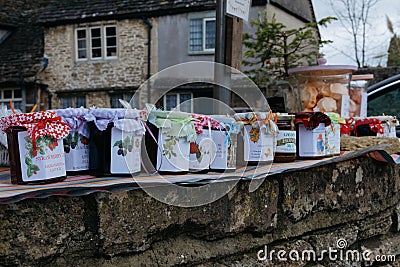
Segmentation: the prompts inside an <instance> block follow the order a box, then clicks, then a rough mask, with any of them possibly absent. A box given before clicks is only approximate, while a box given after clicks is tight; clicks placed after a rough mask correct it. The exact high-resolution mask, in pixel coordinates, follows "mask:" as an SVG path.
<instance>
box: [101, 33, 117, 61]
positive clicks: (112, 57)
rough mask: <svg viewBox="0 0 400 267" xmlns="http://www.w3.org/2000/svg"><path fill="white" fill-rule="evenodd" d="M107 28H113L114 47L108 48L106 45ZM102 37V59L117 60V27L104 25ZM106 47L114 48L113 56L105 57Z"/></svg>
mask: <svg viewBox="0 0 400 267" xmlns="http://www.w3.org/2000/svg"><path fill="white" fill-rule="evenodd" d="M107 28H115V46H108V45H107V37H108V36H107ZM103 32H104V34H103V36H104V58H105V59H117V58H118V33H117V26H116V25H105V26H104V27H103ZM108 47H115V56H107V48H108Z"/></svg>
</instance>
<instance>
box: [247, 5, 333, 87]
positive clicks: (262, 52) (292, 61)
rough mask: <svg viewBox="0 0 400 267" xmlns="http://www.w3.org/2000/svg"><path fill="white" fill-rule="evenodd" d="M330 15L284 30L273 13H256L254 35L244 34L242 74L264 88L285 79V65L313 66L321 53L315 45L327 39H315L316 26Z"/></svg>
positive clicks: (320, 24)
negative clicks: (244, 48)
mask: <svg viewBox="0 0 400 267" xmlns="http://www.w3.org/2000/svg"><path fill="white" fill-rule="evenodd" d="M334 19H336V18H334V17H327V18H323V19H321V20H320V21H319V22H318V23H315V22H309V23H306V24H305V25H304V26H302V27H299V28H297V29H288V28H287V27H286V25H285V24H283V23H281V22H278V21H277V20H276V18H275V14H273V15H272V17H271V18H269V17H268V13H267V11H266V10H265V11H263V12H260V13H259V14H258V18H257V19H254V20H252V21H251V22H250V23H251V26H252V27H255V28H256V31H255V34H254V35H252V34H249V33H245V34H244V35H243V45H244V46H245V47H246V48H247V50H246V51H245V52H244V57H245V59H244V60H243V65H245V66H248V67H249V70H248V71H245V73H246V74H248V75H249V76H250V78H252V79H253V81H254V82H255V83H256V84H257V85H259V86H265V87H267V86H268V85H269V84H272V83H273V82H274V81H275V80H276V79H285V78H286V77H287V76H288V70H289V68H292V67H296V66H300V65H304V64H307V65H315V64H316V63H317V59H318V58H319V57H320V56H321V54H320V53H319V46H320V45H322V44H325V43H330V42H331V41H321V40H319V37H318V33H317V27H318V25H319V26H326V25H327V24H328V23H329V22H331V21H332V20H334Z"/></svg>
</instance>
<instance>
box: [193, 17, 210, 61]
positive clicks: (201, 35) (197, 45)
mask: <svg viewBox="0 0 400 267" xmlns="http://www.w3.org/2000/svg"><path fill="white" fill-rule="evenodd" d="M189 28H190V29H189V52H192V53H196V52H214V49H215V18H193V19H190V25H189Z"/></svg>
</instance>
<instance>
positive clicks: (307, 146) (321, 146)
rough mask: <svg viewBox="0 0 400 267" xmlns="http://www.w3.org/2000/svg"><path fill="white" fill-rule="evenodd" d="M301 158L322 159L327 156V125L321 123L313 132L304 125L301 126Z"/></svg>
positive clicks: (299, 139) (299, 138) (299, 137)
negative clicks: (321, 157)
mask: <svg viewBox="0 0 400 267" xmlns="http://www.w3.org/2000/svg"><path fill="white" fill-rule="evenodd" d="M298 127H299V136H298V142H299V151H298V153H299V156H300V157H320V156H325V124H324V123H320V124H319V126H318V127H317V128H315V129H313V130H308V129H306V128H305V127H304V125H303V124H300V125H299V126H298Z"/></svg>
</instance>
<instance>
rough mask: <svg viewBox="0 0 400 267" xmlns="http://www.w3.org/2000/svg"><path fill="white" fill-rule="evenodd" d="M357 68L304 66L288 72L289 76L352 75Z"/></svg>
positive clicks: (350, 66)
mask: <svg viewBox="0 0 400 267" xmlns="http://www.w3.org/2000/svg"><path fill="white" fill-rule="evenodd" d="M357 69H358V68H357V66H353V65H325V64H320V65H317V66H302V67H296V68H291V69H289V70H288V73H289V74H292V73H298V74H302V75H339V74H350V73H352V72H353V71H356V70H357Z"/></svg>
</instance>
